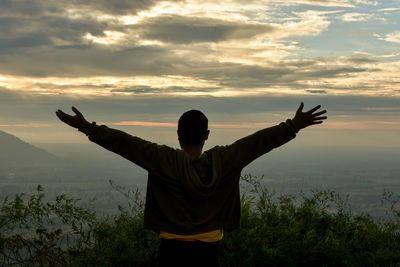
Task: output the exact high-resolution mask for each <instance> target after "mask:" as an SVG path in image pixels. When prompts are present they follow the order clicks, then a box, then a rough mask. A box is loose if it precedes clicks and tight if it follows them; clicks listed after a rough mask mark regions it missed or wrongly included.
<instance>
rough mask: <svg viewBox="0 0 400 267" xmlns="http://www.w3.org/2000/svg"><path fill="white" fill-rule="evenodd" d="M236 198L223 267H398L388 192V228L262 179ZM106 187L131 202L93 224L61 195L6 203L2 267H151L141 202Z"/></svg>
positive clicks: (394, 213)
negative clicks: (237, 219) (281, 191)
mask: <svg viewBox="0 0 400 267" xmlns="http://www.w3.org/2000/svg"><path fill="white" fill-rule="evenodd" d="M242 180H243V181H244V182H245V184H247V185H249V186H250V190H249V192H248V193H246V194H244V195H243V196H242V198H241V208H242V217H241V228H240V229H238V230H235V231H233V232H231V233H225V236H224V238H223V240H222V241H221V256H220V262H221V266H400V235H399V233H400V232H399V230H400V224H399V222H400V212H399V209H398V206H399V196H397V195H394V194H393V193H392V192H389V191H385V192H384V194H383V198H382V203H383V205H384V206H385V207H386V208H387V211H388V214H387V218H386V220H380V221H377V220H374V219H373V218H372V217H371V216H370V215H369V214H367V213H364V214H361V215H354V214H352V212H351V208H350V206H349V204H348V200H347V199H346V200H343V199H342V198H341V197H340V196H339V195H338V194H336V193H335V192H333V191H314V192H312V193H311V194H309V195H307V194H304V193H301V194H299V196H297V197H296V196H292V195H275V194H273V193H271V192H269V191H268V190H267V188H265V187H264V186H262V184H261V180H262V179H261V178H257V177H254V176H251V175H245V176H243V177H242ZM111 186H112V187H113V188H114V189H115V190H117V191H119V192H121V193H122V194H123V195H125V196H126V197H127V198H128V200H129V205H128V207H127V208H122V207H118V213H117V214H115V215H114V216H109V217H105V218H98V217H96V215H95V214H94V212H92V211H91V210H92V209H90V208H87V209H83V208H80V207H79V205H78V200H75V199H71V198H68V197H67V196H65V195H61V196H58V197H57V198H56V201H55V202H47V203H44V201H43V196H44V194H43V192H42V191H43V190H42V188H41V187H38V190H37V193H36V194H34V195H32V196H30V197H27V196H24V195H23V194H20V195H16V196H15V198H14V199H13V200H8V199H5V200H4V201H3V205H2V207H1V209H0V212H1V213H0V233H1V234H0V265H1V266H11V265H13V266H15V265H18V266H151V265H152V263H153V258H154V253H155V251H156V248H157V246H158V237H157V235H156V234H155V233H153V232H151V231H148V230H145V229H144V228H143V207H144V205H143V204H144V203H143V197H142V196H141V194H140V193H139V192H138V191H137V190H136V191H126V190H125V189H124V188H122V187H119V186H116V185H114V184H113V183H111Z"/></svg>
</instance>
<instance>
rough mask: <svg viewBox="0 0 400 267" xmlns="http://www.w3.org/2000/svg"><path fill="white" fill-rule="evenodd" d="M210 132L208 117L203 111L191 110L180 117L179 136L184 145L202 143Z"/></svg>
mask: <svg viewBox="0 0 400 267" xmlns="http://www.w3.org/2000/svg"><path fill="white" fill-rule="evenodd" d="M208 134H209V130H208V119H207V117H206V116H205V115H204V114H203V113H202V112H201V111H198V110H189V111H186V112H185V113H183V114H182V116H181V117H180V118H179V121H178V137H179V141H180V142H181V143H183V144H184V145H192V146H194V145H201V144H203V142H204V141H205V140H207V138H208Z"/></svg>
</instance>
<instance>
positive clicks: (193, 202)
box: [80, 120, 296, 235]
mask: <svg viewBox="0 0 400 267" xmlns="http://www.w3.org/2000/svg"><path fill="white" fill-rule="evenodd" d="M80 130H81V131H82V132H85V133H86V134H87V135H88V136H89V139H90V140H91V141H92V142H94V143H96V144H99V145H100V146H103V147H104V148H106V149H108V150H110V151H113V152H115V153H117V154H119V155H121V156H122V157H124V158H126V159H128V160H130V161H132V162H133V163H135V164H137V165H139V166H140V167H142V168H144V169H146V170H147V171H148V172H149V175H148V182H147V193H146V202H145V211H144V227H145V228H147V229H152V230H154V231H156V232H159V231H163V232H168V233H174V234H180V235H192V234H198V233H204V232H208V231H213V230H217V229H222V230H224V231H231V230H233V229H236V228H238V227H239V222H240V193H239V180H240V173H241V171H242V169H243V168H244V167H245V166H246V165H248V164H249V163H250V162H252V161H253V160H255V159H256V158H258V157H260V156H261V155H263V154H265V153H267V152H268V151H270V150H272V149H274V148H276V147H279V146H281V145H283V144H285V143H286V142H288V141H289V140H291V139H293V138H294V137H295V136H296V131H295V130H294V129H293V127H292V124H291V123H290V120H288V121H286V123H285V122H282V123H281V124H279V125H276V126H273V127H270V128H266V129H263V130H260V131H258V132H256V133H254V134H252V135H249V136H247V137H244V138H242V139H239V140H238V141H236V142H234V143H233V144H231V145H226V146H216V147H214V148H211V149H209V150H207V151H205V152H204V153H203V154H202V155H201V157H200V158H199V159H192V158H191V157H190V156H189V155H188V154H187V153H186V152H184V151H182V150H180V149H174V148H171V147H168V146H165V145H158V144H155V143H152V142H149V141H146V140H143V139H141V138H139V137H135V136H131V135H129V134H127V133H125V132H122V131H120V130H116V129H111V128H108V127H106V126H104V125H102V126H96V125H95V124H92V125H91V127H88V129H80Z"/></svg>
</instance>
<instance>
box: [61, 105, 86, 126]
mask: <svg viewBox="0 0 400 267" xmlns="http://www.w3.org/2000/svg"><path fill="white" fill-rule="evenodd" d="M72 111H73V112H74V113H75V114H76V115H75V116H72V115H69V114H67V113H65V112H63V111H62V110H61V109H59V110H57V111H56V115H57V117H58V118H59V119H60V120H61V121H62V122H64V123H66V124H68V125H69V126H71V127H74V128H77V129H81V128H82V127H84V126H85V125H87V124H90V123H89V122H88V121H87V120H86V119H85V117H83V115H82V113H81V112H80V111H79V110H78V109H76V108H75V107H72Z"/></svg>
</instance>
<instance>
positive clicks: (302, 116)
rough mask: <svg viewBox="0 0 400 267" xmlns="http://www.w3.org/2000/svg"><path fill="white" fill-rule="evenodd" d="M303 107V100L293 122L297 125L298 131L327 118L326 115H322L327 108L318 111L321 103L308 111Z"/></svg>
mask: <svg viewBox="0 0 400 267" xmlns="http://www.w3.org/2000/svg"><path fill="white" fill-rule="evenodd" d="M303 108H304V104H303V102H301V104H300V106H299V108H298V109H297V111H296V115H295V116H294V118H293V119H292V123H293V126H294V127H295V130H296V132H298V131H300V130H301V129H303V128H306V127H308V126H311V125H314V124H321V123H322V122H323V121H324V120H326V119H327V117H326V116H321V115H323V114H325V113H326V110H322V111H319V112H316V111H317V110H318V109H320V108H321V105H318V106H316V107H314V108H312V109H310V110H309V111H306V112H303Z"/></svg>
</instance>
